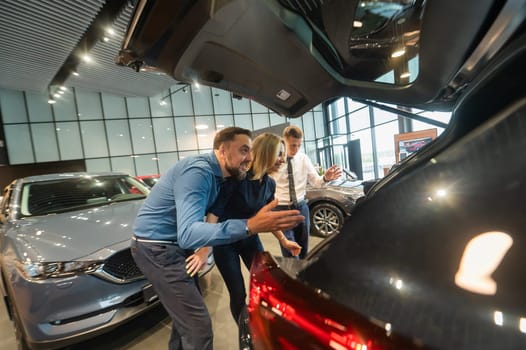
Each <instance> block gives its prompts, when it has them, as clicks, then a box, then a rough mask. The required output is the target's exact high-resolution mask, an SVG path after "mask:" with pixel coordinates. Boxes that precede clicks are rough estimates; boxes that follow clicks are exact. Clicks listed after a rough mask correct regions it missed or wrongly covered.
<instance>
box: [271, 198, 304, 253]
mask: <svg viewBox="0 0 526 350" xmlns="http://www.w3.org/2000/svg"><path fill="white" fill-rule="evenodd" d="M289 209H290V208H289V207H284V206H279V205H278V206H277V207H276V210H289ZM297 209H298V210H299V211H300V214H301V215H303V216H304V217H305V221H303V223H301V224H299V225H298V226H296V227H294V228H293V229H292V230H287V231H283V234H284V235H285V236H286V237H287V239H288V240H291V241H294V242H296V243H298V244H299V245H300V246H301V252H300V254H299V256H297V257H296V258H298V259H305V257H306V256H307V253H308V251H309V234H310V213H309V206H308V204H307V201H301V202H299V203H298V208H297ZM280 248H281V254H282V255H283V256H284V257H292V254H290V252H289V251H288V250H287V249H285V248H283V247H282V246H281V245H280Z"/></svg>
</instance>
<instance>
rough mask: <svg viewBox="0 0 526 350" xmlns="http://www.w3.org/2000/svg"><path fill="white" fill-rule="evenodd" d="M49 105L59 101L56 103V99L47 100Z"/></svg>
mask: <svg viewBox="0 0 526 350" xmlns="http://www.w3.org/2000/svg"><path fill="white" fill-rule="evenodd" d="M47 103H49V104H50V105H52V104H54V103H57V101H55V100H54V99H52V98H50V99H49V100H47Z"/></svg>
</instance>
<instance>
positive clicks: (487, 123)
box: [118, 0, 526, 350]
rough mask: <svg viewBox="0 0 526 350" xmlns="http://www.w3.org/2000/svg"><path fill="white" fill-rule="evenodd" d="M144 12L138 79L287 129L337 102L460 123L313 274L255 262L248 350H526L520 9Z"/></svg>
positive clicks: (331, 5)
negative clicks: (226, 101) (217, 100)
mask: <svg viewBox="0 0 526 350" xmlns="http://www.w3.org/2000/svg"><path fill="white" fill-rule="evenodd" d="M139 4H140V5H143V6H138V10H137V11H136V14H135V15H136V17H135V19H134V21H132V25H131V26H130V28H129V31H128V36H127V40H126V42H125V43H124V45H123V48H122V51H121V54H120V55H119V57H118V62H119V63H120V64H124V65H129V66H131V67H133V68H135V69H137V70H138V69H140V68H141V67H146V66H150V67H156V69H158V70H160V71H163V72H165V73H167V74H170V75H172V76H173V77H174V78H176V79H177V80H180V81H184V82H188V83H190V82H192V81H194V80H197V81H199V83H201V84H207V85H210V86H214V87H217V88H221V89H225V90H230V91H232V92H234V93H235V94H236V95H239V96H244V97H250V98H252V99H254V100H255V101H257V102H259V103H261V104H263V105H265V106H267V107H269V108H271V109H272V110H274V111H276V112H278V113H280V114H283V115H287V116H300V115H302V114H303V113H304V112H305V111H308V110H309V109H311V108H312V107H313V106H316V105H318V104H319V103H322V102H324V101H327V100H329V99H332V98H337V97H339V96H349V97H352V98H353V99H356V100H361V101H364V102H371V103H376V104H378V103H380V102H382V103H388V104H391V105H394V106H395V107H396V106H401V107H403V108H401V109H400V110H402V109H404V108H405V109H407V108H411V107H416V108H420V109H426V110H442V111H451V112H452V118H451V121H450V123H449V125H448V127H447V129H446V130H445V131H444V133H442V134H441V135H440V136H439V137H438V138H437V139H436V140H435V141H434V142H433V143H432V144H429V145H427V146H426V147H425V148H423V149H421V150H420V151H419V152H417V153H414V154H413V155H412V156H411V157H409V158H407V159H406V160H404V162H402V164H400V166H399V167H397V168H396V169H393V170H392V171H391V172H389V174H387V175H386V176H385V177H384V178H383V179H382V180H380V181H379V182H377V183H375V184H374V185H373V186H372V188H371V189H369V190H368V192H367V195H366V196H365V198H364V199H363V200H361V201H359V204H358V205H357V206H356V207H355V209H354V211H353V214H352V215H351V217H350V219H349V220H347V221H346V223H345V224H344V227H343V228H342V230H341V232H340V233H339V234H336V235H332V236H331V237H329V238H328V239H326V240H324V241H323V242H322V243H321V244H320V245H319V246H317V248H316V249H314V250H313V251H311V253H310V254H309V256H308V258H307V259H306V260H294V259H287V258H276V257H272V256H270V255H269V254H267V253H264V254H261V255H259V256H257V258H256V259H255V261H254V263H253V265H252V270H251V280H250V293H249V294H250V295H249V305H248V310H247V311H248V312H247V315H248V316H247V317H248V318H246V319H242V320H241V323H240V324H241V326H242V327H240V329H241V331H242V334H241V337H240V339H241V340H242V342H243V343H242V344H241V346H242V347H246V348H250V347H252V346H253V347H254V348H256V349H361V350H364V349H367V350H373V349H374V350H378V349H382V350H385V349H525V348H526V303H525V302H524V295H525V294H526V282H525V280H524V276H526V271H525V270H526V268H525V266H526V265H525V264H524V261H526V248H525V239H526V232H525V230H526V219H525V216H524V213H523V211H524V208H525V206H524V198H525V197H526V176H525V172H526V157H524V155H523V154H522V150H525V149H526V94H525V92H526V84H524V76H525V75H524V63H525V62H526V31H525V29H526V23H525V17H526V3H525V2H524V1H496V0H482V1H480V0H477V1H474V0H465V1H456V0H427V1H423V0H414V1H405V0H401V1H389V2H382V1H368V2H365V1H352V0H340V1H338V0H334V1H301V0H274V1H273V0H265V1H263V0H245V1H241V0H239V1H212V0H210V1H195V2H172V1H156V2H150V1H141V2H140V3H139ZM165 13H170V16H162V14H165ZM163 19H164V20H163ZM402 49H403V50H402ZM415 59H416V61H417V62H418V69H417V71H416V72H415V71H413V73H414V74H409V77H408V75H407V74H405V73H407V69H408V68H410V65H409V64H408V63H409V62H415V61H413V60H415ZM413 68H414V67H413ZM389 72H393V74H394V76H395V79H394V82H392V83H385V82H381V81H379V79H380V78H381V77H383V76H384V75H385V74H388V73H389ZM521 72H522V73H521ZM395 107H393V108H395ZM401 113H402V112H401ZM245 326H246V327H245Z"/></svg>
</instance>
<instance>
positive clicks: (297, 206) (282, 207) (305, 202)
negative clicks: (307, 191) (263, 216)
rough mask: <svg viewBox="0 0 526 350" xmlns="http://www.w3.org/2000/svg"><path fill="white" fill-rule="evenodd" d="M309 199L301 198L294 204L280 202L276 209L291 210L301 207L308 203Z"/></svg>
mask: <svg viewBox="0 0 526 350" xmlns="http://www.w3.org/2000/svg"><path fill="white" fill-rule="evenodd" d="M307 203H308V201H307V200H306V199H304V200H301V201H299V202H298V204H296V205H294V204H293V203H290V204H279V205H277V206H276V209H278V210H285V209H287V210H291V209H299V208H300V207H301V206H302V205H306V204H307Z"/></svg>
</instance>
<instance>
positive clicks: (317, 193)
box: [305, 176, 364, 237]
mask: <svg viewBox="0 0 526 350" xmlns="http://www.w3.org/2000/svg"><path fill="white" fill-rule="evenodd" d="M363 195H364V192H363V186H362V181H360V180H357V179H355V178H354V179H352V178H347V177H346V176H344V177H342V178H340V179H337V180H334V181H331V182H330V183H328V184H327V185H325V186H324V187H322V188H315V187H311V186H308V187H307V192H306V196H305V198H306V199H307V200H308V205H309V211H310V223H311V229H310V233H311V234H313V235H316V236H320V237H328V236H330V235H332V234H335V233H338V232H340V230H341V228H342V227H343V224H344V222H345V220H346V219H347V218H348V217H349V216H350V215H351V212H352V210H353V208H354V206H355V204H356V201H357V200H358V198H360V197H363Z"/></svg>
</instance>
